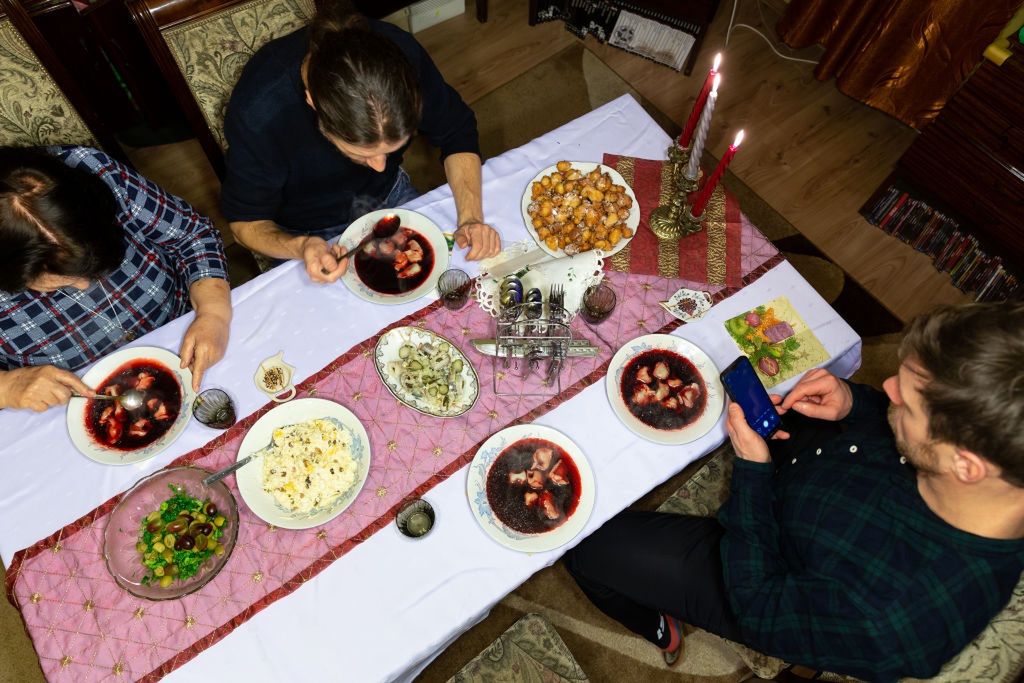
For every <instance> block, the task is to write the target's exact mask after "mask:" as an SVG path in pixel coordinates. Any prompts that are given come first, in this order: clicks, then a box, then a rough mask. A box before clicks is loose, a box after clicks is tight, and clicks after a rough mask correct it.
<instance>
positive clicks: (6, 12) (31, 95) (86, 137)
mask: <svg viewBox="0 0 1024 683" xmlns="http://www.w3.org/2000/svg"><path fill="white" fill-rule="evenodd" d="M0 145H15V146H43V145H88V146H91V147H102V148H104V149H105V150H106V151H107V152H109V153H110V154H112V155H114V156H117V157H119V158H123V154H122V151H121V148H120V146H119V145H118V143H117V141H116V140H115V139H114V137H113V135H112V134H110V132H109V131H108V130H107V129H106V127H105V126H104V125H103V124H102V122H101V121H99V119H98V118H97V117H96V115H95V114H94V113H93V111H92V109H91V107H90V106H89V104H88V102H87V101H86V99H85V97H84V95H83V93H82V92H81V90H79V88H78V86H77V84H76V83H75V82H74V81H73V80H72V79H71V77H70V76H69V75H68V73H67V72H66V71H65V70H64V67H63V66H62V65H61V63H60V61H59V60H58V59H57V57H56V55H54V53H53V51H52V50H51V49H50V46H49V44H47V42H46V40H45V39H44V38H43V36H42V34H40V33H39V30H38V29H37V28H36V26H35V24H34V23H33V22H32V20H31V18H30V17H29V16H28V14H27V13H26V11H25V9H24V8H23V7H22V6H21V5H20V4H19V3H18V2H17V0H0Z"/></svg>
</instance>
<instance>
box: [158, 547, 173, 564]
mask: <svg viewBox="0 0 1024 683" xmlns="http://www.w3.org/2000/svg"><path fill="white" fill-rule="evenodd" d="M160 556H161V557H162V558H164V562H171V561H172V560H174V551H173V550H171V549H170V548H167V549H166V550H164V551H163V552H162V553H161V554H160Z"/></svg>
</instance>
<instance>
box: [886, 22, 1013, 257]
mask: <svg viewBox="0 0 1024 683" xmlns="http://www.w3.org/2000/svg"><path fill="white" fill-rule="evenodd" d="M1011 48H1012V51H1013V54H1012V56H1011V57H1010V58H1009V59H1007V60H1006V61H1005V62H1004V63H1003V64H1002V65H1001V66H997V65H996V64H993V63H992V62H989V61H988V60H984V61H983V63H982V65H981V66H980V67H979V68H978V70H977V71H976V72H975V73H974V74H973V75H972V76H971V77H970V78H969V79H967V82H966V83H965V84H964V86H963V87H962V88H961V89H960V91H959V92H957V94H956V95H955V96H954V97H953V98H952V99H951V100H950V101H949V102H948V103H947V104H946V106H945V108H944V109H943V110H942V112H941V113H940V114H939V116H938V118H936V119H935V121H934V122H933V123H932V124H931V125H929V126H928V127H927V128H925V129H924V130H923V132H922V133H921V135H920V136H918V138H917V139H916V140H915V141H914V143H913V144H912V145H911V146H910V148H909V149H908V150H907V151H906V152H905V153H904V154H903V156H902V157H901V158H900V160H899V162H898V164H897V168H896V176H897V177H898V178H899V179H900V180H902V181H905V182H906V183H907V184H908V185H909V186H912V187H913V188H917V189H919V190H920V191H922V193H924V194H926V195H930V196H931V197H934V198H936V199H937V200H939V201H940V202H942V203H943V204H944V205H945V206H946V207H948V208H949V209H951V210H952V211H953V212H955V213H956V214H958V215H959V217H960V218H961V219H962V221H963V225H964V226H965V227H967V228H968V229H969V230H971V231H972V232H973V233H974V234H975V235H977V236H978V238H979V239H980V240H981V241H982V242H983V243H984V244H986V245H987V246H988V248H990V249H992V250H994V251H995V253H997V254H998V255H1000V256H1002V257H1003V258H1004V259H1006V260H1007V261H1008V262H1009V263H1011V264H1013V265H1015V266H1017V267H1018V268H1020V267H1021V266H1024V46H1022V45H1021V44H1020V42H1018V41H1017V40H1016V39H1013V40H1011Z"/></svg>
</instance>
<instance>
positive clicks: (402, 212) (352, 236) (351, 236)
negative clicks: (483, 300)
mask: <svg viewBox="0 0 1024 683" xmlns="http://www.w3.org/2000/svg"><path fill="white" fill-rule="evenodd" d="M388 214H395V215H396V216H398V217H399V218H401V219H402V223H403V224H407V226H408V227H410V228H412V229H413V230H417V231H419V232H421V233H424V236H425V237H426V238H427V239H428V240H430V246H431V247H432V248H433V249H434V270H433V272H432V273H430V276H429V277H427V279H426V280H424V281H423V283H422V284H420V286H419V287H417V288H416V289H414V290H412V291H411V292H406V293H405V294H381V293H380V292H375V291H374V290H372V289H370V288H369V287H367V286H366V284H365V283H364V282H363V281H362V280H360V279H359V276H357V275H356V268H355V264H354V263H353V262H352V261H351V259H350V261H349V267H348V270H346V271H345V274H344V275H342V276H341V281H342V282H344V283H345V286H346V287H348V289H349V291H350V292H352V293H353V294H355V295H356V296H357V297H359V298H360V299H362V300H363V301H369V302H370V303H374V304H385V305H388V306H394V305H397V304H404V303H408V302H410V301H415V300H417V299H420V298H422V297H424V296H426V295H427V294H429V293H430V292H431V291H432V290H434V289H435V288H436V287H437V280H438V278H440V277H441V273H443V272H444V271H446V270H448V264H449V262H450V254H449V252H448V241H447V240H446V239H445V237H444V233H443V232H442V231H441V228H440V227H439V226H438V225H437V223H435V222H434V221H432V220H430V219H429V218H427V217H426V216H424V215H423V214H422V213H420V212H418V211H411V210H409V209H378V210H376V211H371V212H369V213H367V214H363V215H362V216H360V217H359V218H357V219H355V220H354V221H352V222H351V223H350V224H349V225H348V227H347V228H345V231H344V232H343V233H341V236H340V237H339V238H338V244H340V245H342V246H344V247H347V248H349V249H351V248H352V247H354V246H355V245H356V244H358V243H359V241H360V240H361V239H362V238H363V234H362V232H361V231H360V227H362V226H364V225H366V223H367V222H368V221H374V220H380V219H381V218H383V217H384V216H386V215H388ZM410 217H414V218H412V220H410ZM413 222H415V223H416V224H415V225H412V223H413ZM352 258H355V257H354V256H353V257H352Z"/></svg>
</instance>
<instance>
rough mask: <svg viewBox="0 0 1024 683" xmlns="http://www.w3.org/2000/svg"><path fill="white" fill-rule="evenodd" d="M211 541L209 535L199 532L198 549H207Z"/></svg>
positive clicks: (197, 538) (197, 537)
mask: <svg viewBox="0 0 1024 683" xmlns="http://www.w3.org/2000/svg"><path fill="white" fill-rule="evenodd" d="M209 542H210V537H209V536H204V535H203V534H199V535H197V536H196V550H206V546H207V544H208V543H209Z"/></svg>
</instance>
